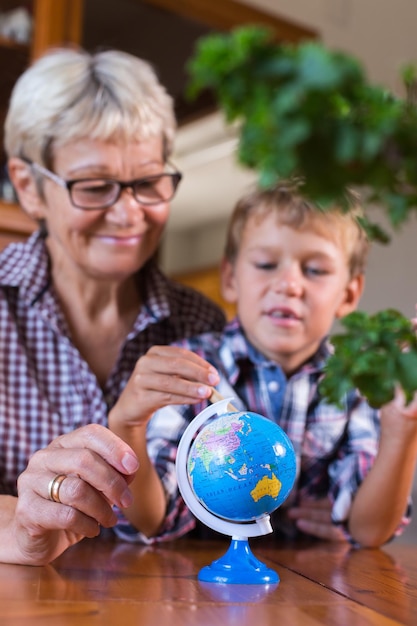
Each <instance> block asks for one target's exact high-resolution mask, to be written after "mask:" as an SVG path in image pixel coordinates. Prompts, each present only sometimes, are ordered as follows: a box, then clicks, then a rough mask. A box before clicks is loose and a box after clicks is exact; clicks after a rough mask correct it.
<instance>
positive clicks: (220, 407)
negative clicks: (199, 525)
mask: <svg viewBox="0 0 417 626" xmlns="http://www.w3.org/2000/svg"><path fill="white" fill-rule="evenodd" d="M232 400H233V398H224V400H220V401H219V402H215V403H214V404H212V405H209V406H208V407H206V408H205V409H203V411H201V413H199V414H198V415H197V416H196V417H195V418H194V419H193V421H192V422H190V424H189V425H188V426H187V428H186V429H185V431H184V434H183V435H182V437H181V440H180V443H179V445H178V450H177V458H176V463H175V467H176V472H177V481H178V487H179V490H180V493H181V495H182V497H183V499H184V502H185V504H186V505H187V506H188V508H189V509H190V511H191V513H193V515H195V517H196V518H197V519H199V520H200V521H201V522H203V524H205V525H206V526H208V527H209V528H211V529H213V530H215V531H217V532H219V533H222V534H224V535H229V536H232V537H234V538H246V537H258V536H259V535H267V534H269V533H272V532H273V529H272V526H271V521H270V517H269V515H267V514H266V515H265V516H263V517H261V518H259V519H256V520H252V521H250V522H243V523H238V522H231V521H228V520H225V519H222V518H220V517H217V516H216V515H214V514H213V513H210V511H208V510H207V509H206V508H205V507H204V506H203V505H202V504H201V503H200V502H199V500H198V499H197V497H196V496H195V494H194V493H193V490H192V489H191V485H190V481H189V478H188V472H187V458H188V453H189V450H190V447H191V444H192V441H193V438H194V435H195V434H196V433H197V431H198V430H199V429H200V428H201V426H202V425H203V424H204V422H206V421H207V420H208V419H209V418H210V417H212V416H213V415H222V414H224V413H229V412H230V410H228V409H227V407H228V405H229V404H230V402H231V401H232Z"/></svg>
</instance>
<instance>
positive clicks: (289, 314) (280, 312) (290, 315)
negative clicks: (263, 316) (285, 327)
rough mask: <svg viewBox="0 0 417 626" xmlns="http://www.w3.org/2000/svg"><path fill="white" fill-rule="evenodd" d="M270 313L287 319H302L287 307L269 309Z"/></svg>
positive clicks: (275, 316) (277, 317)
mask: <svg viewBox="0 0 417 626" xmlns="http://www.w3.org/2000/svg"><path fill="white" fill-rule="evenodd" d="M268 315H270V316H271V317H273V318H275V319H285V320H298V319H300V318H299V316H298V315H296V313H294V311H292V310H291V309H287V308H280V309H273V310H271V311H268Z"/></svg>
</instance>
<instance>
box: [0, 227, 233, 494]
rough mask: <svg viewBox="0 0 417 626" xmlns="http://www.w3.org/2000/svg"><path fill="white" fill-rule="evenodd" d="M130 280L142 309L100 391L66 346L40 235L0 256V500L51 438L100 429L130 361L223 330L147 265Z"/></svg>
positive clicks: (198, 300) (205, 308)
mask: <svg viewBox="0 0 417 626" xmlns="http://www.w3.org/2000/svg"><path fill="white" fill-rule="evenodd" d="M137 280H138V289H139V288H140V289H141V295H142V300H143V302H145V305H144V306H143V307H142V309H141V311H140V313H139V315H138V317H137V319H136V322H135V324H134V327H133V328H132V330H131V332H130V333H129V335H128V336H127V337H126V340H125V343H124V345H123V347H122V350H121V353H120V355H119V358H118V360H117V363H116V364H115V365H114V368H113V370H112V372H111V374H110V376H109V379H108V381H107V383H106V386H105V388H104V389H102V388H101V387H100V385H99V384H98V382H97V379H96V377H95V375H94V373H93V372H92V371H91V370H90V368H89V366H88V364H87V363H86V362H85V360H84V359H83V357H82V356H81V354H80V353H79V351H78V350H77V348H76V347H75V346H74V345H73V343H72V342H71V336H70V331H69V328H68V325H67V322H66V319H65V317H64V315H63V312H62V310H61V308H60V305H59V301H58V298H57V296H56V294H55V292H54V288H53V285H52V284H51V273H50V260H49V257H48V253H47V249H46V246H45V242H44V239H43V237H42V236H41V234H40V233H35V234H34V235H32V236H31V237H30V239H29V240H28V241H27V242H25V243H16V244H11V245H9V246H8V247H7V248H6V249H5V250H3V252H2V253H1V254H0V337H1V341H0V493H2V494H12V495H15V494H16V481H17V477H18V476H19V474H20V473H21V472H22V471H23V470H24V469H25V467H26V466H27V463H28V459H29V458H30V456H31V455H32V454H33V453H34V452H35V451H36V450H38V449H40V448H44V447H45V446H47V445H48V443H49V442H50V441H51V440H52V439H54V438H55V437H57V436H58V435H61V434H63V433H68V432H69V431H72V430H73V429H75V428H78V427H80V426H83V425H85V424H89V423H97V424H102V425H107V414H108V411H109V409H110V408H111V407H112V406H113V405H114V404H115V402H116V400H117V398H118V397H119V395H120V393H121V391H122V390H123V388H124V386H125V385H126V382H127V380H128V379H129V376H130V374H131V372H132V370H133V368H134V366H135V363H136V361H137V359H138V358H139V357H140V356H141V355H142V354H144V352H146V351H147V350H148V348H150V347H151V346H152V345H154V344H168V343H171V342H173V341H175V340H177V339H179V338H182V337H185V336H191V335H195V334H196V333H200V332H204V331H207V330H209V329H210V330H211V329H213V328H216V329H221V328H222V327H223V325H224V316H223V314H222V313H221V311H220V310H219V309H218V308H217V306H216V305H214V304H213V303H212V302H211V301H209V300H207V299H206V298H205V297H203V296H202V295H200V294H198V293H197V292H195V291H193V290H191V289H189V288H187V287H183V286H182V285H179V284H176V283H173V282H172V281H170V280H168V279H167V278H166V277H164V276H163V274H162V273H161V272H160V271H159V270H158V269H157V268H156V266H155V265H154V264H152V263H149V264H148V266H147V267H146V268H144V269H143V270H142V271H141V272H140V273H139V274H138V277H137ZM69 288H70V287H69Z"/></svg>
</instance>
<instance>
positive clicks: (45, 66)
mask: <svg viewBox="0 0 417 626" xmlns="http://www.w3.org/2000/svg"><path fill="white" fill-rule="evenodd" d="M175 129H176V122H175V115H174V107H173V101H172V98H171V97H170V96H169V95H168V93H167V92H166V90H165V88H164V87H163V86H162V85H161V84H160V82H159V80H158V78H157V76H156V73H155V71H154V70H153V68H152V66H151V65H150V64H149V63H148V62H146V61H144V60H142V59H139V58H137V57H135V56H133V55H131V54H128V53H126V52H121V51H118V50H106V51H102V52H97V53H95V54H90V53H88V52H86V51H85V50H82V49H72V48H68V49H67V48H57V49H53V50H49V51H48V52H47V53H46V54H44V55H43V56H42V57H40V58H39V59H38V60H37V61H35V62H34V64H33V65H31V66H30V67H29V68H28V69H27V70H26V71H25V72H24V73H23V74H22V75H21V76H20V78H19V79H18V80H17V82H16V85H15V87H14V89H13V92H12V96H11V100H10V105H9V110H8V113H7V117H6V122H5V139H4V143H5V149H6V153H7V155H8V156H9V157H11V156H18V157H24V158H27V159H30V160H32V161H36V162H38V163H43V164H44V165H46V166H47V167H49V166H51V160H52V156H53V155H52V151H53V149H54V148H56V147H59V146H63V145H65V144H66V143H68V142H70V141H74V140H77V139H82V138H86V137H88V138H89V139H100V140H103V141H113V140H114V141H132V140H133V141H136V140H139V141H140V140H143V139H148V138H151V137H156V136H161V137H162V138H163V142H164V151H165V153H164V155H163V156H164V157H165V158H167V157H168V156H169V154H170V153H171V151H172V144H173V140H174V135H175Z"/></svg>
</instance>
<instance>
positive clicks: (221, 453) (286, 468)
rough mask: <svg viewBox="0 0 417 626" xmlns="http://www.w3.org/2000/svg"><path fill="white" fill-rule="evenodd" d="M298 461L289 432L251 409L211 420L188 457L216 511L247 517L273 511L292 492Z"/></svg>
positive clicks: (201, 493)
mask: <svg viewBox="0 0 417 626" xmlns="http://www.w3.org/2000/svg"><path fill="white" fill-rule="evenodd" d="M295 465H296V461H295V455H294V449H293V446H292V443H291V441H290V439H289V437H288V436H287V435H286V433H285V432H284V431H283V430H282V429H281V428H280V427H279V426H277V424H275V423H274V422H272V421H270V420H268V419H267V418H265V417H263V416H261V415H258V414H257V413H252V412H250V411H249V412H233V413H225V414H222V415H220V416H219V417H217V418H216V419H214V420H213V421H209V422H207V423H206V425H205V426H204V427H203V428H202V430H201V431H200V432H199V433H198V435H197V436H196V438H195V440H194V441H193V443H192V445H191V447H190V450H189V454H188V459H187V474H188V479H189V482H190V486H191V489H192V491H193V492H194V494H195V496H196V497H197V498H198V500H199V502H200V503H201V504H202V505H203V506H204V507H205V508H206V509H207V510H208V511H210V512H211V513H213V514H214V515H216V516H218V517H220V518H223V519H225V520H231V521H233V522H249V521H251V520H255V519H258V518H261V517H263V516H265V515H269V514H270V513H272V512H273V511H275V509H277V508H278V507H279V506H280V505H281V504H282V503H283V502H284V501H285V500H286V498H287V497H288V495H289V493H290V491H291V489H292V487H293V485H294V480H295V475H296V467H295Z"/></svg>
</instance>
